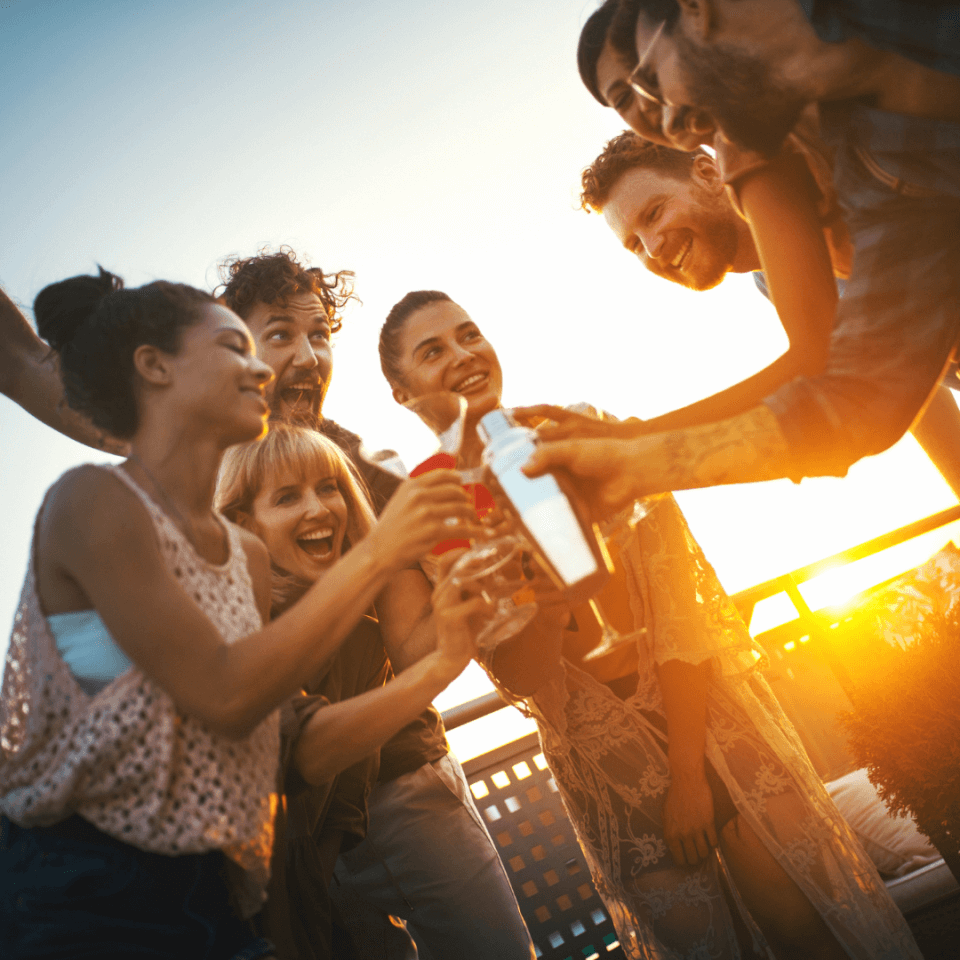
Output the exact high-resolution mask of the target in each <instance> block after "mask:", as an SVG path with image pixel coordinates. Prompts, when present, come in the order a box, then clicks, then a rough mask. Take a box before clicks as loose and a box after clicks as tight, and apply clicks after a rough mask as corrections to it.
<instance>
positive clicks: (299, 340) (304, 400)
mask: <svg viewBox="0 0 960 960" xmlns="http://www.w3.org/2000/svg"><path fill="white" fill-rule="evenodd" d="M247 324H248V326H249V327H250V331H251V333H252V334H253V337H254V340H255V341H256V345H257V356H259V357H260V359H261V360H263V361H264V362H265V363H267V364H268V365H269V366H270V367H271V368H272V369H273V372H274V374H275V375H276V379H275V380H274V381H273V384H272V389H270V390H268V394H267V399H268V400H269V402H270V406H271V408H272V411H273V415H274V416H275V417H278V418H280V419H283V420H287V421H290V422H305V423H314V422H316V419H317V417H318V416H319V414H320V410H321V408H322V406H323V398H324V396H325V395H326V392H327V387H328V386H329V385H330V374H331V371H332V367H333V351H332V349H331V345H330V317H329V315H328V313H327V308H326V306H325V305H324V303H323V301H322V300H321V299H320V298H319V297H318V296H317V295H316V294H315V293H298V294H296V295H294V296H292V297H289V298H288V299H287V300H286V301H284V302H277V303H263V302H262V301H257V302H256V303H254V305H253V307H252V308H251V309H250V312H249V313H248V315H247Z"/></svg>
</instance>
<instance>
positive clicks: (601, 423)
mask: <svg viewBox="0 0 960 960" xmlns="http://www.w3.org/2000/svg"><path fill="white" fill-rule="evenodd" d="M512 412H513V416H514V418H515V419H516V420H517V421H518V422H520V423H523V424H525V425H526V426H532V427H536V430H537V434H538V435H539V437H540V439H541V440H543V441H552V440H587V439H600V440H612V439H620V440H625V439H632V438H634V437H639V436H640V435H641V434H643V432H644V427H643V421H642V420H637V419H636V417H631V418H630V419H629V420H608V419H602V418H599V417H592V416H589V415H588V414H584V413H576V412H574V411H573V410H567V409H566V408H564V407H555V406H552V405H551V404H547V403H541V404H537V405H535V406H532V407H514V408H513V411H512Z"/></svg>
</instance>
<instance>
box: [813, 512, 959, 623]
mask: <svg viewBox="0 0 960 960" xmlns="http://www.w3.org/2000/svg"><path fill="white" fill-rule="evenodd" d="M955 536H960V523H951V524H949V525H948V526H946V527H941V528H940V529H939V530H931V531H930V532H929V533H926V534H924V535H923V536H921V537H916V538H914V539H913V540H908V541H907V542H906V543H901V544H898V545H897V546H895V547H890V548H889V549H887V550H884V551H882V552H881V553H875V554H873V555H872V556H869V557H864V558H863V559H862V560H857V561H855V562H854V563H850V564H847V565H846V566H844V567H837V568H836V569H833V570H829V571H827V572H826V573H823V574H821V575H820V576H818V577H814V578H813V579H812V580H809V581H807V582H806V583H804V584H801V585H800V594H801V595H802V596H803V599H804V600H806V602H807V603H808V604H809V606H810V608H811V609H812V610H820V609H822V608H823V607H842V606H843V605H844V604H846V603H847V602H848V601H849V600H850V599H851V598H852V597H854V596H856V594H858V593H860V592H861V591H863V590H866V589H867V588H868V587H871V586H873V585H874V584H877V583H882V582H884V581H885V580H889V579H890V578H891V577H896V576H899V575H900V574H902V573H905V572H906V571H908V570H912V569H914V568H915V567H918V566H921V565H922V564H923V563H925V562H926V561H927V560H929V559H930V557H931V556H933V554H935V553H936V552H937V551H938V550H940V549H941V548H942V547H943V545H944V544H945V543H946V542H947V541H948V540H950V539H952V538H953V537H955Z"/></svg>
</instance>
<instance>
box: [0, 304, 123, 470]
mask: <svg viewBox="0 0 960 960" xmlns="http://www.w3.org/2000/svg"><path fill="white" fill-rule="evenodd" d="M0 393H3V394H5V395H6V396H8V397H9V398H10V399H11V400H13V402H14V403H16V404H19V406H21V407H23V409H24V410H26V411H27V413H29V414H30V415H31V416H33V417H36V418H37V419H38V420H40V421H41V422H43V423H45V424H46V425H47V426H48V427H53V429H54V430H57V431H59V432H60V433H62V434H65V435H66V436H68V437H70V438H71V439H73V440H77V441H79V442H80V443H85V444H86V445H87V446H88V447H94V448H96V449H97V450H105V451H107V452H108V453H116V454H121V455H122V454H125V453H126V450H127V445H126V444H125V443H124V442H123V441H120V440H116V439H114V438H113V437H110V436H107V435H106V434H105V433H103V431H102V430H98V429H97V428H96V427H95V426H94V425H93V424H92V423H90V421H89V420H87V419H86V418H85V417H84V416H82V415H81V414H79V413H77V412H76V411H75V410H71V409H70V408H69V407H68V406H67V404H66V401H65V399H64V395H63V381H61V379H60V374H59V372H58V371H57V364H56V359H55V357H54V356H53V355H51V352H50V348H49V347H48V346H47V345H46V344H45V343H44V342H43V341H42V340H41V339H40V338H39V337H38V336H37V335H36V334H35V333H34V332H33V329H32V328H31V326H30V324H29V323H28V322H27V318H26V317H25V316H24V315H23V314H22V313H21V312H20V311H19V310H18V309H17V306H16V304H15V303H14V302H13V301H12V300H11V299H10V298H9V297H8V296H7V295H6V293H4V291H3V290H2V289H0Z"/></svg>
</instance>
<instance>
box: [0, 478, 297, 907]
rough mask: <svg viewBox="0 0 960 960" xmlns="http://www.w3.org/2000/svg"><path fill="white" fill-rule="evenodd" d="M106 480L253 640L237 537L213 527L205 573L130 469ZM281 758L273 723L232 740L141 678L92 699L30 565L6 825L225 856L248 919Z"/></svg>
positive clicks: (10, 714) (15, 661)
mask: <svg viewBox="0 0 960 960" xmlns="http://www.w3.org/2000/svg"><path fill="white" fill-rule="evenodd" d="M80 469H90V468H80ZM106 469H108V470H109V471H110V472H111V473H112V474H113V475H114V476H115V477H117V478H118V480H120V481H122V482H123V483H125V484H126V485H127V486H129V487H130V488H131V489H132V490H133V491H134V492H135V493H136V494H137V496H138V497H139V498H140V500H141V501H142V502H143V504H144V506H145V507H146V509H147V511H148V512H149V514H150V517H151V519H152V521H153V524H154V527H155V529H156V533H157V541H158V543H159V545H160V550H161V553H162V555H163V557H164V559H165V561H166V563H167V565H168V567H169V569H170V570H171V571H172V573H173V575H174V576H175V577H176V579H177V580H178V581H179V582H180V585H181V586H182V587H183V589H184V590H185V591H187V593H189V594H190V595H191V596H192V597H193V598H194V600H195V601H196V603H197V605H198V606H199V607H200V608H201V610H203V612H204V613H205V614H206V615H207V617H208V618H209V619H210V621H211V622H212V623H213V624H214V626H216V627H217V629H218V630H219V631H220V633H221V634H222V635H223V638H224V640H226V642H228V643H230V642H233V641H235V640H239V639H240V638H241V637H243V636H246V635H247V634H249V633H252V632H253V631H255V630H257V629H259V628H260V626H261V620H260V614H259V612H258V610H257V606H256V601H255V599H254V595H253V587H252V584H251V581H250V575H249V573H248V572H247V563H246V555H245V553H244V550H243V547H242V545H241V543H240V539H239V535H238V532H237V529H236V528H235V527H234V526H233V525H232V524H231V523H229V522H228V521H226V520H225V519H222V520H221V522H222V523H223V525H224V528H225V529H226V530H227V533H228V538H229V544H230V557H229V559H228V560H227V562H226V563H225V564H223V565H222V566H216V565H213V564H210V563H208V562H207V561H205V560H204V559H203V558H201V557H200V556H198V555H197V553H196V552H195V551H194V549H193V547H192V545H191V544H190V542H189V541H188V540H187V539H186V538H185V537H184V536H183V534H182V533H181V532H180V531H179V529H177V527H176V526H175V525H174V524H173V523H172V522H171V521H170V519H169V518H168V517H167V516H166V514H165V513H164V512H163V511H162V510H161V509H160V508H159V507H158V506H157V505H156V504H155V503H154V502H153V501H152V500H151V499H150V498H149V497H148V496H147V495H146V494H145V493H144V492H143V491H142V490H141V489H140V488H139V487H138V486H137V485H136V484H135V483H134V482H133V480H132V479H131V478H130V475H129V474H128V473H127V472H126V471H125V470H122V469H120V468H119V467H108V468H106ZM41 509H42V508H41ZM32 556H33V551H32V549H31V558H32ZM279 755H280V736H279V714H278V713H276V712H275V713H273V714H271V715H270V716H269V717H268V718H267V719H266V720H264V721H263V722H262V723H261V724H260V725H259V726H258V727H257V728H256V729H255V730H254V731H253V732H252V733H251V734H250V735H249V736H247V737H245V738H244V739H242V740H230V739H228V738H226V737H222V736H219V735H217V734H214V733H212V732H210V731H209V730H207V729H206V727H205V726H204V725H203V724H202V723H200V722H199V721H198V720H195V719H194V718H192V717H189V716H186V715H184V714H181V713H180V712H179V711H178V710H177V708H176V706H175V705H174V703H173V701H172V700H171V698H170V697H169V696H168V695H167V694H166V693H164V691H163V690H161V689H160V688H159V687H157V686H156V685H155V684H154V683H153V682H152V681H151V680H149V679H148V678H147V677H146V676H145V675H144V674H143V673H142V672H141V671H140V670H139V669H138V668H137V667H136V666H134V667H132V668H131V669H129V670H127V671H126V673H123V674H122V675H121V676H119V677H117V678H116V679H115V680H114V681H112V682H111V683H110V684H109V685H108V686H106V687H105V688H104V689H103V690H101V691H100V692H99V693H97V694H96V696H94V697H90V696H89V695H88V694H86V693H85V692H84V691H83V690H82V689H81V687H80V686H79V684H78V683H77V681H76V679H75V678H74V676H73V674H72V673H71V672H70V669H69V668H68V667H67V665H66V663H64V661H63V659H62V658H61V657H60V655H59V654H58V652H57V649H56V645H55V642H54V639H53V636H52V634H51V632H50V628H49V625H48V624H47V620H46V617H45V616H44V613H43V611H42V609H41V607H40V602H39V599H38V597H37V591H36V582H35V571H34V563H33V560H32V559H31V561H30V563H29V566H28V570H27V577H26V582H25V583H24V586H23V593H22V594H21V598H20V604H19V606H18V608H17V612H16V615H15V618H14V625H13V635H12V637H11V640H10V646H9V648H8V651H7V659H6V664H5V668H4V673H3V692H2V699H0V785H2V786H0V813H3V814H6V816H8V817H9V818H10V819H11V820H13V821H14V823H17V824H19V825H20V826H23V827H32V826H46V825H50V824H53V823H57V822H58V821H60V820H64V819H66V818H67V817H69V816H71V815H72V814H74V813H78V814H80V815H81V816H82V817H83V818H84V819H85V820H88V821H89V822H90V823H92V824H93V825H94V826H95V827H97V828H98V829H100V830H102V831H103V832H104V833H106V834H109V835H110V836H112V837H115V838H116V839H118V840H122V841H123V842H125V843H129V844H132V845H133V846H135V847H139V848H140V849H141V850H146V851H150V852H154V853H163V854H170V855H177V854H189V853H206V852H207V851H211V850H222V851H223V852H224V854H225V855H226V858H227V863H228V865H230V867H231V869H230V880H231V885H232V887H233V890H234V894H235V896H236V897H237V901H238V905H239V907H240V909H241V911H242V912H243V913H244V914H245V915H250V914H252V913H253V912H255V911H256V910H257V909H259V908H260V906H261V905H262V903H263V900H264V899H265V895H266V894H265V891H266V884H267V880H268V877H269V865H270V852H271V846H272V843H273V806H274V803H275V797H276V790H277V782H276V781H277V770H278V765H279Z"/></svg>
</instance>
